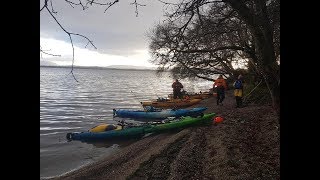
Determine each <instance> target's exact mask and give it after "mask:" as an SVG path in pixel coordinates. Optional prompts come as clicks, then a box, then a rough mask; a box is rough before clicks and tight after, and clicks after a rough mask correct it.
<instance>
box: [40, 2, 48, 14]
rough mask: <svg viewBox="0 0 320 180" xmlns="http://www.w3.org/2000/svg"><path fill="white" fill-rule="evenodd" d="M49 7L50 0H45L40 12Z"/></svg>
mask: <svg viewBox="0 0 320 180" xmlns="http://www.w3.org/2000/svg"><path fill="white" fill-rule="evenodd" d="M47 6H48V0H44V5H43V6H42V8H41V9H40V12H41V11H42V10H43V9H44V8H45V7H47Z"/></svg>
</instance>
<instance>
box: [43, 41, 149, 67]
mask: <svg viewBox="0 0 320 180" xmlns="http://www.w3.org/2000/svg"><path fill="white" fill-rule="evenodd" d="M40 41H41V42H42V44H43V45H44V46H45V47H46V48H43V50H45V52H47V53H50V54H56V55H61V56H60V57H56V56H50V55H46V54H42V59H40V61H41V60H43V61H46V62H52V63H55V64H58V65H71V64H72V47H71V45H70V43H67V42H64V41H61V40H56V39H52V38H40ZM149 58H150V56H149V54H148V51H147V50H145V49H135V50H132V52H131V53H130V55H115V54H105V53H101V52H98V51H92V50H90V49H85V48H81V47H77V46H75V61H74V65H77V66H109V65H137V66H147V67H153V65H151V64H150V63H148V60H149Z"/></svg>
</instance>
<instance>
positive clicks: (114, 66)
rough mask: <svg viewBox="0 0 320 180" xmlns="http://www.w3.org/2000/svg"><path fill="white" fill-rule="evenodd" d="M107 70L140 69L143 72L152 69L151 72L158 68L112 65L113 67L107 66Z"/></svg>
mask: <svg viewBox="0 0 320 180" xmlns="http://www.w3.org/2000/svg"><path fill="white" fill-rule="evenodd" d="M106 68H112V69H137V70H138V69H139V70H143V69H150V70H154V69H156V68H154V67H146V66H132V65H111V66H106Z"/></svg>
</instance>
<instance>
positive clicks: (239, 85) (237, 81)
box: [234, 80, 242, 89]
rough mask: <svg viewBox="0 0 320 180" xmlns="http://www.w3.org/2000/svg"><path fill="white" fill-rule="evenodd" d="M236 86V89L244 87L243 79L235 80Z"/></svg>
mask: <svg viewBox="0 0 320 180" xmlns="http://www.w3.org/2000/svg"><path fill="white" fill-rule="evenodd" d="M234 88H235V89H241V88H242V81H241V80H236V82H234Z"/></svg>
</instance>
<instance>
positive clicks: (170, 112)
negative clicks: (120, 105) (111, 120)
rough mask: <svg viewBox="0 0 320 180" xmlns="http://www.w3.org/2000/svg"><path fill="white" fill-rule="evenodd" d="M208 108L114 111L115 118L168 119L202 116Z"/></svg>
mask: <svg viewBox="0 0 320 180" xmlns="http://www.w3.org/2000/svg"><path fill="white" fill-rule="evenodd" d="M205 110H207V108H206V107H197V108H192V109H176V110H175V109H164V110H161V111H132V110H124V109H119V110H114V117H121V118H133V119H150V120H153V119H165V118H167V117H182V116H192V117H196V116H199V115H201V114H202V113H203V112H204V111H205Z"/></svg>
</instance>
